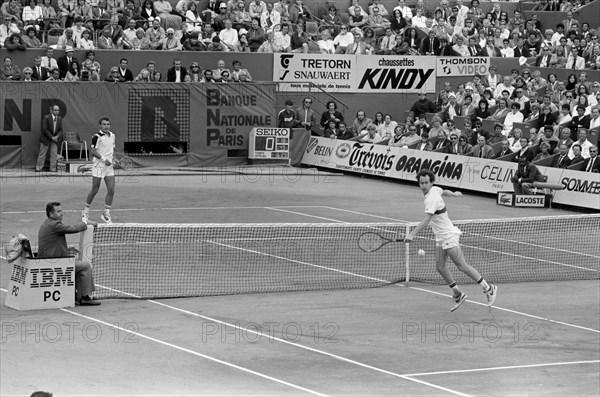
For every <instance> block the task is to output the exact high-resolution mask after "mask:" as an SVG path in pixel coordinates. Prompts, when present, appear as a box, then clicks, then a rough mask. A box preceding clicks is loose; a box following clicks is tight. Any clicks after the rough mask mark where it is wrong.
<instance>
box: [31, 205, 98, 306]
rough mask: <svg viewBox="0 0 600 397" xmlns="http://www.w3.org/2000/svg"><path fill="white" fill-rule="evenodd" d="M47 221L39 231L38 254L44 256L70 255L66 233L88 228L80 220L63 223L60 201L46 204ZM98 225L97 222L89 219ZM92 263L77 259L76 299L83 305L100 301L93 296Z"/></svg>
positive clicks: (94, 304)
mask: <svg viewBox="0 0 600 397" xmlns="http://www.w3.org/2000/svg"><path fill="white" fill-rule="evenodd" d="M46 216H47V217H48V218H47V219H46V221H45V222H44V223H43V224H42V226H40V231H39V232H38V242H39V250H38V256H39V257H42V258H62V257H67V256H69V249H68V248H67V239H66V237H65V235H66V234H73V233H79V232H82V231H84V230H86V229H87V224H86V223H84V222H79V223H77V224H75V225H72V226H68V225H63V223H62V219H63V210H62V208H61V207H60V203H57V202H52V203H48V204H46ZM88 223H89V224H91V225H92V226H94V227H96V226H98V224H97V223H96V222H92V221H88ZM95 289H96V288H95V286H94V278H93V275H92V265H91V264H89V263H87V262H84V261H77V260H76V261H75V290H76V295H75V301H76V304H78V305H81V306H97V305H99V304H100V302H98V301H96V300H94V299H93V298H92V296H91V295H92V292H94V290H95Z"/></svg>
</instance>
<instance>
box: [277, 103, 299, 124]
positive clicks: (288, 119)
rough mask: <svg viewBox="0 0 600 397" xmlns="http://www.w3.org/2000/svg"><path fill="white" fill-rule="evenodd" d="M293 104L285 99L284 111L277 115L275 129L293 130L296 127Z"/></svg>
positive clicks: (296, 118)
mask: <svg viewBox="0 0 600 397" xmlns="http://www.w3.org/2000/svg"><path fill="white" fill-rule="evenodd" d="M293 106H294V102H293V101H292V100H291V99H286V101H285V109H283V110H281V111H280V112H279V114H278V115H277V127H279V128H293V127H295V126H296V122H297V120H298V117H297V115H296V112H295V111H294V109H292V107H293Z"/></svg>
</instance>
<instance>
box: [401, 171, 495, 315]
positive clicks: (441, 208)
mask: <svg viewBox="0 0 600 397" xmlns="http://www.w3.org/2000/svg"><path fill="white" fill-rule="evenodd" d="M417 181H418V182H419V187H420V188H421V190H422V191H423V194H424V195H425V200H424V201H425V218H423V220H422V221H421V222H420V223H419V225H418V226H417V227H416V228H415V229H414V230H413V231H412V232H410V234H409V235H408V236H406V238H405V239H404V241H405V242H407V243H410V242H412V241H413V239H414V238H415V236H416V235H417V234H418V233H419V232H420V231H421V230H423V229H424V228H426V227H427V225H429V224H430V223H431V228H432V229H433V234H434V235H435V241H436V270H437V271H438V273H440V274H441V275H442V277H443V278H444V280H445V281H446V282H447V283H448V286H449V287H450V288H452V292H453V293H454V306H452V308H451V309H450V311H451V312H453V311H455V310H456V309H458V308H459V307H460V305H462V304H463V303H464V301H465V300H466V299H467V295H466V294H465V293H463V292H461V291H460V289H459V288H458V287H457V285H456V282H455V281H454V277H453V276H452V273H451V272H450V270H448V267H447V266H446V259H447V258H448V256H449V257H450V259H452V262H454V264H455V265H456V267H457V268H458V270H460V271H461V272H463V273H465V274H466V275H467V276H469V277H470V278H472V279H473V280H474V281H476V282H477V283H478V284H479V285H481V286H482V287H483V292H484V293H485V295H486V296H487V301H488V303H487V304H488V306H492V305H493V304H494V300H495V299H496V293H497V291H498V287H496V286H495V285H493V284H488V283H487V282H486V281H485V280H484V279H483V277H482V276H481V275H480V274H479V272H478V271H477V270H475V268H474V267H473V266H471V265H469V264H468V263H467V262H466V261H465V257H464V255H463V252H462V249H461V248H460V243H459V238H460V235H461V234H462V232H461V231H460V229H458V228H457V227H456V226H454V224H452V221H451V220H450V218H449V217H448V212H447V211H446V204H445V203H444V199H443V198H442V196H447V197H462V193H461V192H453V191H450V190H443V189H441V188H440V187H438V186H433V183H434V182H435V174H434V173H433V172H431V171H430V170H427V169H423V170H421V171H419V173H418V174H417Z"/></svg>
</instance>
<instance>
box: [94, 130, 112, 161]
mask: <svg viewBox="0 0 600 397" xmlns="http://www.w3.org/2000/svg"><path fill="white" fill-rule="evenodd" d="M91 147H93V148H94V149H96V150H97V151H98V154H99V155H100V156H102V157H104V158H106V159H107V160H110V161H111V162H112V161H113V151H114V148H115V134H113V133H112V132H110V131H109V132H108V133H106V134H105V133H103V132H102V131H98V133H96V134H94V136H93V137H92V144H91ZM99 161H100V159H99V158H97V157H94V163H97V162H99Z"/></svg>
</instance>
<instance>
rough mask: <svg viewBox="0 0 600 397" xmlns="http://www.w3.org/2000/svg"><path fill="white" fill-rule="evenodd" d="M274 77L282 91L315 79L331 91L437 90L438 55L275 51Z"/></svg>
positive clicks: (296, 88)
mask: <svg viewBox="0 0 600 397" xmlns="http://www.w3.org/2000/svg"><path fill="white" fill-rule="evenodd" d="M273 56H274V57H275V58H274V61H273V81H275V82H278V83H280V84H279V90H280V91H296V92H302V91H308V90H309V85H310V84H311V83H312V84H314V85H316V86H317V87H319V88H322V89H324V90H327V91H329V92H352V93H357V92H364V93H377V92H385V93H404V92H417V91H425V92H428V93H431V92H435V77H436V74H435V67H436V63H435V62H436V60H435V58H434V57H417V56H385V55H370V56H364V55H339V56H336V57H335V58H331V57H326V56H323V55H320V54H274V55H273Z"/></svg>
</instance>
